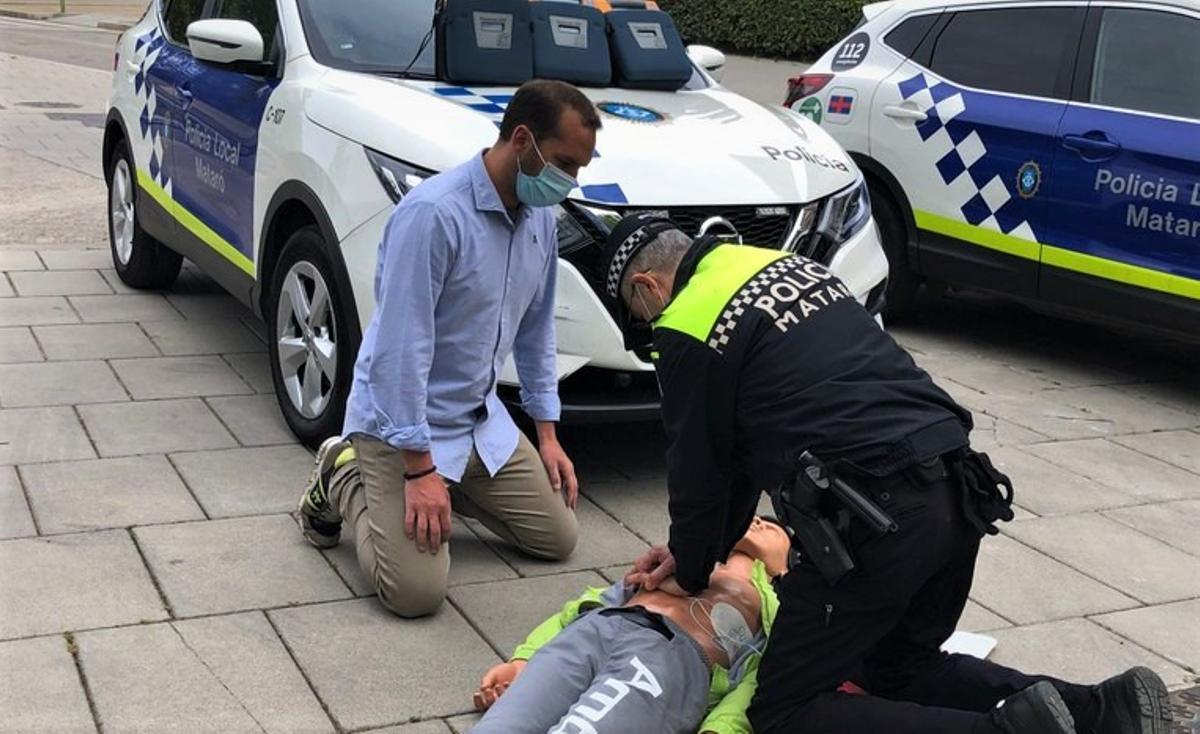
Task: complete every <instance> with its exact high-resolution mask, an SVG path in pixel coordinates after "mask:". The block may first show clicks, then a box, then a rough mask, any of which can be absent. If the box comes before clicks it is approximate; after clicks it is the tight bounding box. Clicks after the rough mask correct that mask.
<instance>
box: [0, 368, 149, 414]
mask: <svg viewBox="0 0 1200 734" xmlns="http://www.w3.org/2000/svg"><path fill="white" fill-rule="evenodd" d="M128 399H129V395H128V394H127V393H126V392H125V388H123V387H121V383H119V382H117V378H116V376H115V375H113V373H112V370H110V369H109V368H108V365H107V364H106V363H104V362H101V361H83V362H46V363H38V362H28V363H24V364H5V365H0V405H2V406H4V407H5V408H32V407H37V406H40V405H81V404H84V403H115V402H120V401H122V400H128Z"/></svg>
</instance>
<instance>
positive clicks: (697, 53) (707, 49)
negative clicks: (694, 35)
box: [687, 45, 725, 84]
mask: <svg viewBox="0 0 1200 734" xmlns="http://www.w3.org/2000/svg"><path fill="white" fill-rule="evenodd" d="M687 53H688V58H690V59H691V60H692V63H694V64H695V65H696V66H699V67H700V68H701V69H704V71H706V72H708V75H709V76H711V77H712V78H713V79H714V80H715V81H716V82H717V83H718V84H719V83H720V82H721V78H722V77H723V76H725V54H723V53H721V52H720V51H718V50H717V49H715V48H713V47H712V46H695V45H693V46H688V47H687Z"/></svg>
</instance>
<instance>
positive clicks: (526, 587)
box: [450, 571, 610, 675]
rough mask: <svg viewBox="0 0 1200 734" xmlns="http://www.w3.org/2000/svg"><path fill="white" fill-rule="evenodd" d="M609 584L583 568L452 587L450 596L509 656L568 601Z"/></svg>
mask: <svg viewBox="0 0 1200 734" xmlns="http://www.w3.org/2000/svg"><path fill="white" fill-rule="evenodd" d="M609 585H610V584H609V583H608V582H607V581H605V579H604V577H603V576H601V575H600V574H598V573H596V572H595V571H583V572H581V573H564V574H558V575H554V576H541V577H538V578H527V579H516V580H512V581H496V582H493V583H487V584H471V585H469V586H460V587H458V588H455V589H451V590H450V599H451V600H452V601H453V602H454V603H455V605H457V606H458V608H459V609H460V610H462V613H463V615H464V616H466V618H467V619H469V620H470V621H471V624H472V625H473V626H474V627H475V629H477V630H479V631H480V632H481V633H482V634H483V636H484V638H485V639H486V640H487V641H488V642H489V643H490V644H491V645H492V647H494V648H495V649H497V650H499V651H500V652H501V653H502V654H503V655H504V656H505V657H507V656H509V655H511V654H512V651H513V648H515V647H516V646H517V645H519V644H520V643H521V642H522V641H523V640H524V639H525V638H526V637H527V636H528V635H529V633H530V632H531V631H532V630H533V628H534V627H536V626H538V625H539V624H541V623H542V621H543V620H545V619H546V618H547V617H549V616H550V615H552V614H556V613H557V612H558V611H559V610H560V609H562V607H563V605H564V604H566V603H567V602H568V601H571V600H572V599H575V598H577V597H579V595H581V594H582V593H583V592H584V591H586V590H587V589H588V587H593V586H594V587H599V588H605V587H607V586H609ZM482 674H483V671H480V675H482Z"/></svg>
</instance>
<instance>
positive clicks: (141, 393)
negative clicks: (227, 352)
mask: <svg viewBox="0 0 1200 734" xmlns="http://www.w3.org/2000/svg"><path fill="white" fill-rule="evenodd" d="M112 367H113V369H114V370H116V373H117V376H119V377H120V378H121V382H122V383H124V385H125V387H126V388H128V389H129V392H130V394H131V395H133V398H134V399H135V400H155V399H161V398H190V397H208V396H214V395H244V394H247V393H251V392H253V390H251V388H250V386H249V385H247V384H246V383H245V381H244V380H242V378H240V377H238V375H237V373H236V372H234V371H233V369H232V368H230V366H229V365H228V364H226V363H225V362H224V361H222V360H221V358H220V357H215V356H212V357H150V358H147V359H118V360H113V361H112Z"/></svg>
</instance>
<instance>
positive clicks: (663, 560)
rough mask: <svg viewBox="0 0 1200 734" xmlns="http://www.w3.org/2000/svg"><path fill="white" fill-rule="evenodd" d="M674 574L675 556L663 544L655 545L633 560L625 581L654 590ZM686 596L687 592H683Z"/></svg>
mask: <svg viewBox="0 0 1200 734" xmlns="http://www.w3.org/2000/svg"><path fill="white" fill-rule="evenodd" d="M674 574H675V556H673V555H671V551H670V549H668V548H667V547H666V546H665V545H656V546H654V547H652V548H651V549H650V550H648V551H646V552H645V553H643V554H642V555H641V556H640V557H639V558H638V559H637V560H636V561H634V562H633V570H632V571H630V572H629V573H628V574H626V575H625V583H627V584H632V585H634V586H640V587H642V588H643V589H646V590H647V591H654V590H655V589H657V588H658V587H659V585H660V584H662V583H663V582H664V581H666V580H667V578H668V577H670V576H673V575H674ZM683 595H684V596H687V594H686V593H685V594H683Z"/></svg>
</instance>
